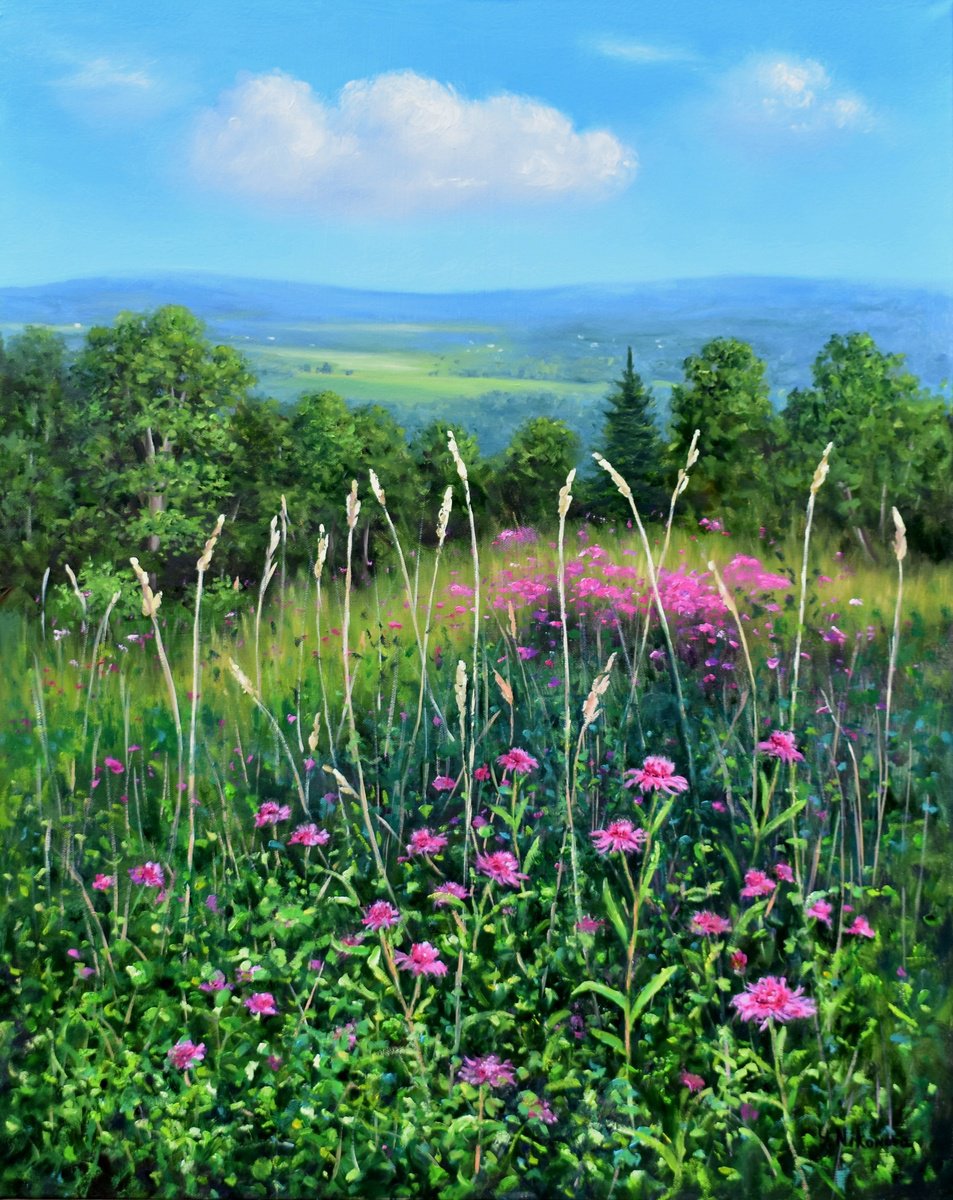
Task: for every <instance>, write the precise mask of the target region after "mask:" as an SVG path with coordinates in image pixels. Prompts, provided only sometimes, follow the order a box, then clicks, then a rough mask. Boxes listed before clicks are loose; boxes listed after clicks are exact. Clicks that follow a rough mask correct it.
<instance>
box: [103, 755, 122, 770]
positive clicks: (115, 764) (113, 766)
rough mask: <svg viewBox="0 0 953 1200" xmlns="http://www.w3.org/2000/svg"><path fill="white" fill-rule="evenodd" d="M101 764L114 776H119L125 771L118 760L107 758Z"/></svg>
mask: <svg viewBox="0 0 953 1200" xmlns="http://www.w3.org/2000/svg"><path fill="white" fill-rule="evenodd" d="M103 764H104V765H105V766H107V767H108V768H109V769H110V771H112V773H113V774H114V775H121V774H122V773H123V771H125V769H126V768H125V767H124V766H123V765H122V763H121V762H120V761H119V759H118V758H109V757H108V756H107V757H106V758H104V759H103Z"/></svg>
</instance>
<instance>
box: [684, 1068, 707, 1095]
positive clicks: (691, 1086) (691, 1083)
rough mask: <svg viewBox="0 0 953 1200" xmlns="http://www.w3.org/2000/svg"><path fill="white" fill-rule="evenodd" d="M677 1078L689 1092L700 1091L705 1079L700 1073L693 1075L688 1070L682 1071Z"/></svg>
mask: <svg viewBox="0 0 953 1200" xmlns="http://www.w3.org/2000/svg"><path fill="white" fill-rule="evenodd" d="M678 1078H679V1079H680V1080H681V1082H682V1084H683V1085H684V1086H685V1087H687V1088H688V1090H689V1091H690V1092H700V1091H701V1090H702V1088H703V1087H704V1086H705V1081H704V1079H702V1077H701V1075H693V1074H692V1073H691V1072H690V1071H682V1073H681V1075H679V1077H678Z"/></svg>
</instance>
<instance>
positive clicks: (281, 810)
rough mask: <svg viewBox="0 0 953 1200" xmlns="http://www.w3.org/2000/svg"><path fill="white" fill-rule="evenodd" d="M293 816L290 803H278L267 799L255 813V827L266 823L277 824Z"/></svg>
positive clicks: (260, 826) (259, 827)
mask: <svg viewBox="0 0 953 1200" xmlns="http://www.w3.org/2000/svg"><path fill="white" fill-rule="evenodd" d="M290 816H291V806H290V805H289V804H278V803H276V802H275V801H274V800H266V801H265V803H264V804H262V805H261V807H260V808H259V809H258V812H256V813H255V828H256V829H261V828H262V827H263V826H265V825H277V824H278V822H279V821H287V820H288V818H289V817H290Z"/></svg>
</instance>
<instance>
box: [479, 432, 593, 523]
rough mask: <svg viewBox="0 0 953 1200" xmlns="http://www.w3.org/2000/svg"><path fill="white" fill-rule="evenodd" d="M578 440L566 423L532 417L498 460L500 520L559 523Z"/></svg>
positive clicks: (497, 491) (496, 483) (575, 456)
mask: <svg viewBox="0 0 953 1200" xmlns="http://www.w3.org/2000/svg"><path fill="white" fill-rule="evenodd" d="M579 450H580V443H579V436H578V434H576V433H575V432H574V431H573V430H572V429H570V428H569V426H568V425H567V424H566V423H565V421H559V420H556V419H554V418H553V417H530V419H529V420H528V421H524V422H523V424H522V425H520V426H519V428H518V429H517V430H516V431H515V433H514V434H513V437H512V439H511V441H510V444H509V445H508V446H507V448H506V450H505V451H504V452H503V454H502V456H500V458H499V459H498V460H497V470H496V481H495V487H493V491H494V492H495V493H496V495H497V496H498V497H499V503H500V506H501V511H500V512H499V519H500V520H502V521H506V522H511V521H512V522H515V523H516V524H517V525H519V524H526V525H536V524H542V523H551V522H554V521H555V520H556V516H557V510H558V502H559V489H560V488H561V487H562V486H563V484H564V483H565V482H566V476H567V475H568V474H569V472H570V471H571V470H572V468H573V467H574V466H575V465H576V463H577V461H578V458H579Z"/></svg>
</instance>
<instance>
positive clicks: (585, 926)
mask: <svg viewBox="0 0 953 1200" xmlns="http://www.w3.org/2000/svg"><path fill="white" fill-rule="evenodd" d="M603 925H605V921H597V920H596V918H595V917H583V918H582V920H581V921H577V922H576V929H577V931H578V932H579V933H598V932H599V930H600V929H601V928H602V927H603Z"/></svg>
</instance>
